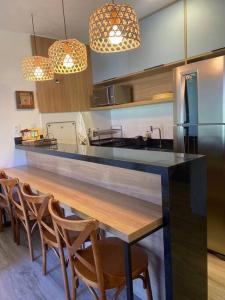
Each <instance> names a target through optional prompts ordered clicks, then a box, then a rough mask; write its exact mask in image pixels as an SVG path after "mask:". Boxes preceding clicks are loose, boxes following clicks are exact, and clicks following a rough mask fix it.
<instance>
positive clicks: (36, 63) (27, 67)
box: [22, 15, 54, 81]
mask: <svg viewBox="0 0 225 300" xmlns="http://www.w3.org/2000/svg"><path fill="white" fill-rule="evenodd" d="M31 19H32V26H33V35H34V46H35V55H34V56H30V57H26V58H24V59H23V61H22V72H23V76H24V78H25V79H26V80H29V81H45V80H52V79H53V78H54V71H53V67H52V65H51V62H50V60H49V58H48V57H43V56H38V55H37V43H36V36H35V30H34V18H33V15H31Z"/></svg>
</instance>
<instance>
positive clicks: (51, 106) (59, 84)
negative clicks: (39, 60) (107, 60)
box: [31, 36, 93, 113]
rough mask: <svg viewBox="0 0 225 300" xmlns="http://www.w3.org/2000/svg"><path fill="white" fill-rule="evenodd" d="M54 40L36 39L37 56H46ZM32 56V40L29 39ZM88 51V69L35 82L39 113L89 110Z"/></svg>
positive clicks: (89, 77)
mask: <svg viewBox="0 0 225 300" xmlns="http://www.w3.org/2000/svg"><path fill="white" fill-rule="evenodd" d="M54 41H55V40H53V39H49V38H44V37H36V43H37V51H38V55H41V56H48V48H49V47H50V46H51V45H52V44H53V43H54ZM31 42H32V49H33V54H34V38H33V36H32V37H31ZM87 50H88V68H87V69H86V70H85V71H83V72H80V73H76V74H70V75H58V74H55V79H54V80H51V81H42V82H36V94H37V102H38V107H39V110H40V112H41V113H52V112H75V111H86V110H89V108H90V98H91V96H92V91H93V84H92V71H91V61H90V51H89V48H87Z"/></svg>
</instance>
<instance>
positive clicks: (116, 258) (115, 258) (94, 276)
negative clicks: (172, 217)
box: [49, 199, 152, 300]
mask: <svg viewBox="0 0 225 300" xmlns="http://www.w3.org/2000/svg"><path fill="white" fill-rule="evenodd" d="M49 212H50V214H51V216H52V219H53V224H54V227H55V231H56V236H57V239H58V242H59V244H61V243H62V242H61V240H63V241H64V242H65V243H66V246H67V249H68V253H69V262H70V266H71V271H72V287H73V291H72V299H73V300H75V299H76V289H77V281H78V279H81V280H82V281H83V282H84V283H85V284H86V285H87V287H88V289H89V290H90V292H91V293H92V295H93V297H94V299H96V300H106V290H108V289H116V293H115V295H114V298H113V299H114V300H116V299H118V296H119V294H120V293H121V291H122V289H123V288H124V286H125V279H126V278H125V263H124V252H123V250H124V243H123V242H122V241H121V240H120V239H118V238H105V239H102V240H98V239H97V229H98V223H97V221H95V220H93V219H88V220H83V221H73V220H66V219H65V218H63V217H62V216H61V214H60V210H59V203H58V202H57V201H55V200H53V199H51V200H50V201H49ZM73 231H76V232H79V233H80V234H79V236H78V238H77V239H76V240H75V241H72V240H71V239H70V236H69V233H70V232H73ZM88 238H90V240H91V243H92V245H91V246H89V247H88V248H85V249H82V244H83V242H84V241H85V240H87V239H88ZM132 275H133V279H137V278H140V279H142V280H143V283H144V288H145V289H146V291H147V297H148V300H152V291H151V285H150V280H149V272H148V256H147V254H146V253H145V251H144V250H143V249H142V248H140V247H139V246H133V247H132ZM96 289H97V291H98V293H97V292H96ZM98 294H99V295H98Z"/></svg>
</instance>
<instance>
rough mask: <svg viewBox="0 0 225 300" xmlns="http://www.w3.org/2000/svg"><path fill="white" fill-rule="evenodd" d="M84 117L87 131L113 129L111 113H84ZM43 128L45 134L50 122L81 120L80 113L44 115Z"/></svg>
mask: <svg viewBox="0 0 225 300" xmlns="http://www.w3.org/2000/svg"><path fill="white" fill-rule="evenodd" d="M82 116H83V119H84V122H85V126H86V130H88V128H91V129H97V128H110V127H111V114H110V111H92V112H82ZM41 120H42V127H43V128H44V133H45V132H46V123H48V122H64V121H75V122H78V120H79V113H78V112H68V113H44V114H41Z"/></svg>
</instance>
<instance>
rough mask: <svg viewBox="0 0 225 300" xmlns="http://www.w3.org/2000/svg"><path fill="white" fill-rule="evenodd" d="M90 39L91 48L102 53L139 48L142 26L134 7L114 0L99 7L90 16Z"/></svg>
mask: <svg viewBox="0 0 225 300" xmlns="http://www.w3.org/2000/svg"><path fill="white" fill-rule="evenodd" d="M89 39H90V47H91V49H92V50H94V51H96V52H100V53H111V52H121V51H126V50H131V49H134V48H138V47H139V46H140V44H141V39H140V28H139V24H138V19H137V15H136V13H135V11H134V9H133V8H132V7H131V6H130V5H127V4H115V3H114V1H112V3H107V4H105V5H104V6H102V7H100V8H98V9H97V10H95V11H94V12H93V13H92V14H91V16H90V20H89Z"/></svg>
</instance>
